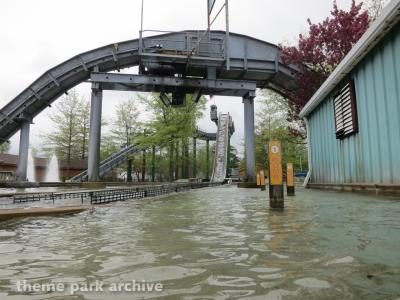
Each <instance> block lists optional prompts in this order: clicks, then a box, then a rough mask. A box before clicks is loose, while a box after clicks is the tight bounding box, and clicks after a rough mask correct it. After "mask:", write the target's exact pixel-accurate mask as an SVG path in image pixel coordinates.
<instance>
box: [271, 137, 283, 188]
mask: <svg viewBox="0 0 400 300" xmlns="http://www.w3.org/2000/svg"><path fill="white" fill-rule="evenodd" d="M268 156H269V184H270V185H283V178H282V149H281V142H279V141H270V142H269V143H268Z"/></svg>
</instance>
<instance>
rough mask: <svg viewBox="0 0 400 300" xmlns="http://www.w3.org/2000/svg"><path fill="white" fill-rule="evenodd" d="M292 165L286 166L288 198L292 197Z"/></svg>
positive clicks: (293, 193)
mask: <svg viewBox="0 0 400 300" xmlns="http://www.w3.org/2000/svg"><path fill="white" fill-rule="evenodd" d="M293 173H294V172H293V164H292V163H287V165H286V189H287V195H288V196H294V195H295V192H294V174H293Z"/></svg>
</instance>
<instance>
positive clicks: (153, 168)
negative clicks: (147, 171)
mask: <svg viewBox="0 0 400 300" xmlns="http://www.w3.org/2000/svg"><path fill="white" fill-rule="evenodd" d="M155 180H156V147H155V146H153V147H151V182H154V181H155Z"/></svg>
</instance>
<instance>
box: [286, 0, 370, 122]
mask: <svg viewBox="0 0 400 300" xmlns="http://www.w3.org/2000/svg"><path fill="white" fill-rule="evenodd" d="M369 22H370V18H369V15H368V11H366V10H363V9H362V3H359V4H356V2H355V0H353V2H352V5H351V8H350V10H349V11H345V10H342V9H339V8H338V6H337V4H336V1H334V3H333V9H332V11H331V16H329V17H328V18H326V19H325V20H324V21H323V22H321V23H318V24H314V23H312V22H311V20H310V19H308V24H309V32H308V35H306V36H305V35H302V34H300V35H299V43H298V45H297V46H282V45H281V49H282V51H281V57H282V60H283V62H284V63H286V64H296V65H302V66H304V68H303V72H302V73H299V74H298V75H297V77H296V82H297V85H298V89H297V90H296V91H292V92H289V95H288V97H289V98H290V100H291V106H292V109H291V112H290V114H289V115H290V116H291V118H293V119H296V118H297V114H298V112H299V110H300V109H301V108H302V107H303V106H304V105H305V104H306V103H307V101H308V100H309V99H310V98H311V97H312V95H313V94H314V93H315V92H316V91H317V89H318V88H319V87H320V86H321V84H322V83H323V82H324V81H325V80H326V79H327V77H328V76H329V75H330V74H331V73H332V71H333V70H334V69H335V67H336V66H337V65H338V64H339V63H340V62H341V61H342V59H343V58H344V57H345V56H346V54H347V53H348V52H349V51H350V49H351V48H352V47H353V46H354V44H355V43H356V42H357V41H358V40H359V39H360V37H361V36H362V35H363V34H364V32H365V31H366V30H367V29H368V26H369ZM289 121H290V120H289Z"/></svg>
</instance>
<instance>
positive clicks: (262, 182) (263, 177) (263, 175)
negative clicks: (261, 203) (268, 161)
mask: <svg viewBox="0 0 400 300" xmlns="http://www.w3.org/2000/svg"><path fill="white" fill-rule="evenodd" d="M260 185H261V190H262V191H265V173H264V170H261V171H260Z"/></svg>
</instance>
